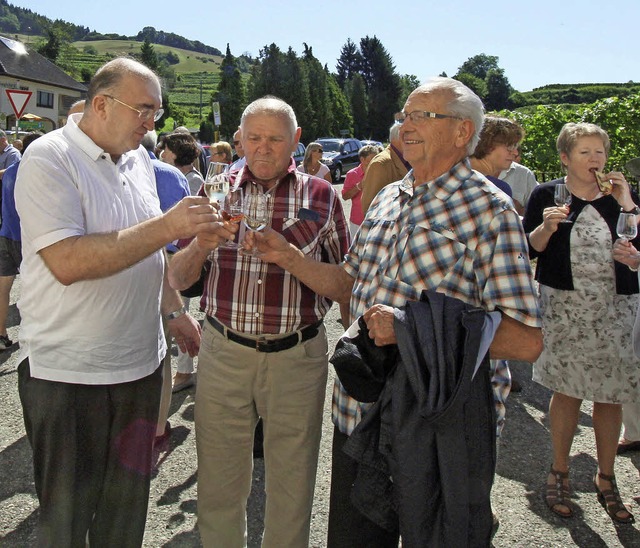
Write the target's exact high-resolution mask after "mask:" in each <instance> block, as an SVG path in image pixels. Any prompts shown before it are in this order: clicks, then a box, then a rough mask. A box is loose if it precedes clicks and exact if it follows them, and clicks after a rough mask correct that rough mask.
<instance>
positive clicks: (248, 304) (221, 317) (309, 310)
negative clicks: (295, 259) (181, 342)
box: [200, 162, 350, 335]
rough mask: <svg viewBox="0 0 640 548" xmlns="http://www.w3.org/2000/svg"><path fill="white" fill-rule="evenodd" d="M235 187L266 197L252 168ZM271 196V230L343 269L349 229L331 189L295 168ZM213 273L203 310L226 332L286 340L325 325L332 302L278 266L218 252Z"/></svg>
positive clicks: (236, 253)
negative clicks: (295, 333)
mask: <svg viewBox="0 0 640 548" xmlns="http://www.w3.org/2000/svg"><path fill="white" fill-rule="evenodd" d="M237 177H239V178H240V180H239V182H238V183H237V185H236V186H240V187H242V188H243V189H244V192H245V195H247V194H249V193H264V192H265V191H264V189H263V187H262V186H261V185H259V184H256V183H255V182H253V175H252V173H251V171H250V170H249V168H248V166H246V167H244V168H243V169H242V170H241V171H239V172H238V173H237ZM266 193H267V195H268V196H269V210H270V216H271V220H270V222H269V225H270V227H271V228H273V229H274V230H275V231H276V232H279V233H280V234H282V235H283V236H284V237H285V238H286V240H287V241H288V242H290V243H292V244H293V245H295V246H296V247H298V248H299V249H301V250H302V251H303V252H304V254H305V255H307V256H309V257H311V258H313V259H315V260H317V261H321V262H326V263H333V264H337V263H339V262H340V261H341V260H342V258H343V257H344V255H345V253H346V252H347V250H348V248H349V243H350V240H349V239H350V236H349V228H348V225H347V223H346V221H345V217H344V212H343V210H342V204H341V202H340V199H339V197H338V194H337V193H336V191H335V189H334V188H333V186H332V185H331V184H330V183H328V182H327V181H325V180H323V179H318V178H316V177H311V176H309V175H305V174H303V173H300V172H298V171H296V167H295V163H293V162H292V163H291V165H290V166H289V168H288V171H287V173H286V175H285V176H284V177H282V179H280V181H278V183H277V184H276V185H275V186H274V187H273V188H271V189H270V190H268V191H266ZM210 260H211V263H212V268H211V270H210V272H209V276H208V278H207V280H206V283H205V286H204V292H203V295H202V300H201V302H200V306H201V308H202V310H203V311H204V312H205V314H207V315H208V316H213V317H215V318H216V319H217V320H218V321H220V322H221V323H223V324H224V325H226V326H227V327H229V328H231V329H233V330H236V331H240V332H243V333H248V334H251V335H262V334H278V335H280V334H285V333H291V332H293V331H296V330H298V329H301V328H303V327H305V326H307V325H311V324H314V323H316V322H317V321H319V320H321V319H322V318H323V317H324V316H325V314H326V313H327V311H328V310H329V308H330V307H331V304H332V302H331V300H329V299H327V298H324V297H321V296H319V295H317V294H316V293H314V292H313V291H312V290H311V289H309V288H308V287H307V286H306V285H304V284H302V283H301V282H300V281H299V280H298V279H297V278H296V277H295V276H292V275H291V274H290V273H289V272H287V271H285V270H283V269H282V268H280V267H279V266H278V265H276V264H270V263H267V262H264V261H262V260H260V258H257V257H251V256H247V255H242V254H240V253H239V251H238V250H236V249H233V248H229V247H219V248H217V249H216V250H214V251H213V252H212V254H211V256H210Z"/></svg>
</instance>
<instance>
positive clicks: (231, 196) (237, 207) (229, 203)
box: [220, 187, 244, 249]
mask: <svg viewBox="0 0 640 548" xmlns="http://www.w3.org/2000/svg"><path fill="white" fill-rule="evenodd" d="M222 217H223V218H224V220H225V221H229V222H230V223H239V222H240V221H242V219H243V218H244V192H243V191H242V188H240V187H238V188H231V189H229V192H227V195H226V196H225V197H224V202H223V204H222ZM237 239H238V241H241V240H242V234H241V231H238V235H237ZM220 245H221V246H222V247H231V248H234V249H240V248H241V247H242V246H241V245H240V244H238V243H236V242H231V241H227V242H225V243H224V244H220Z"/></svg>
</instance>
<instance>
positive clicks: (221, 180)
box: [204, 162, 229, 204]
mask: <svg viewBox="0 0 640 548" xmlns="http://www.w3.org/2000/svg"><path fill="white" fill-rule="evenodd" d="M228 169H229V166H228V165H227V164H223V163H221V162H211V163H210V164H209V169H207V176H206V178H205V180H204V193H205V194H206V195H207V196H208V197H209V201H211V202H218V203H220V204H222V203H223V202H224V197H225V196H226V195H227V193H228V192H229V171H228Z"/></svg>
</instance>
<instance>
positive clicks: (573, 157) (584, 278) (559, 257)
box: [523, 123, 640, 523]
mask: <svg viewBox="0 0 640 548" xmlns="http://www.w3.org/2000/svg"><path fill="white" fill-rule="evenodd" d="M609 147H610V141H609V136H608V135H607V133H606V132H605V131H604V130H603V129H602V128H600V127H599V126H597V125H595V124H588V123H579V124H574V123H569V124H565V125H564V126H563V128H562V130H561V131H560V134H559V135H558V139H557V149H558V153H559V156H560V161H561V162H562V166H563V168H564V170H565V171H566V176H565V177H563V178H561V179H556V180H554V181H550V182H548V183H543V184H541V185H539V186H537V187H536V188H535V189H534V191H533V192H532V193H531V197H530V198H529V203H528V204H527V209H526V212H525V215H524V219H523V226H524V229H525V231H526V232H527V235H528V239H529V254H530V257H531V258H532V259H537V266H536V280H537V281H538V283H539V287H540V306H541V309H542V317H543V332H544V350H543V352H542V354H541V355H540V358H539V359H538V360H537V361H536V363H535V364H534V367H533V380H534V381H536V382H538V383H539V384H541V385H542V386H545V387H546V388H548V389H550V390H552V391H553V395H552V397H551V401H550V403H549V419H550V430H551V443H552V446H553V461H552V464H551V468H550V470H549V472H548V475H547V480H546V503H547V506H548V507H549V509H550V510H551V511H552V512H553V513H555V514H557V515H559V516H560V517H563V518H569V517H571V516H573V515H574V504H573V502H572V501H571V500H570V498H569V497H570V491H569V464H570V463H569V456H570V453H571V444H572V442H573V438H574V436H575V433H576V428H577V426H578V418H579V416H580V406H581V404H582V400H584V399H587V400H590V401H593V413H592V415H593V429H594V431H595V437H596V451H597V462H598V468H597V470H596V473H595V475H594V478H593V483H594V486H595V489H596V494H597V496H598V500H599V502H600V503H601V504H602V506H603V507H604V509H605V511H606V512H607V514H608V515H609V517H610V518H611V519H612V520H613V521H615V522H617V523H631V522H632V521H633V520H634V518H633V515H632V514H631V512H629V510H628V509H627V508H626V507H625V506H624V504H623V503H622V499H621V497H620V493H619V492H618V488H617V485H616V480H615V473H614V466H615V456H616V449H617V446H618V438H619V436H620V425H621V422H622V404H626V403H634V402H638V401H640V359H638V358H637V357H636V356H635V355H634V349H633V344H632V332H633V321H634V318H635V317H636V312H637V309H638V291H639V288H638V276H637V274H636V273H635V272H632V271H631V270H630V269H629V268H628V267H627V266H625V264H623V262H621V259H622V257H620V256H619V255H616V254H615V253H616V250H617V249H619V248H621V247H626V246H622V245H621V244H620V243H619V242H616V243H615V245H614V241H615V240H616V238H617V236H616V223H617V221H618V217H619V215H620V212H621V210H622V211H628V212H632V213H635V214H636V215H637V214H638V213H640V209H639V208H638V206H637V204H638V202H639V199H638V196H637V195H636V194H635V192H633V191H632V190H631V188H630V186H629V183H628V182H627V181H626V179H625V177H624V175H623V174H622V173H620V172H617V171H612V172H609V173H606V178H607V179H608V180H609V181H610V182H611V184H612V185H613V191H612V192H611V193H603V192H602V190H600V188H599V185H598V183H597V180H596V176H595V171H600V172H602V171H604V169H605V164H606V162H607V157H608V155H609ZM560 184H564V185H566V186H567V188H568V190H569V191H570V192H571V205H570V207H568V206H566V205H564V206H557V205H556V204H555V202H554V192H555V190H556V187H557V186H558V185H560ZM636 219H637V217H636ZM632 243H633V244H634V246H636V248H637V246H638V244H639V243H640V238H635V239H634V240H633V241H632ZM612 247H613V250H612Z"/></svg>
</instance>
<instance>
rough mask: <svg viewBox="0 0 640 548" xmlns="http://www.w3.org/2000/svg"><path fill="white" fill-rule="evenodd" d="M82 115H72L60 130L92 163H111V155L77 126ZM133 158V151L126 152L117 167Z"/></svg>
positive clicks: (80, 113)
mask: <svg viewBox="0 0 640 548" xmlns="http://www.w3.org/2000/svg"><path fill="white" fill-rule="evenodd" d="M82 114H83V113H82V112H79V113H76V114H72V115H71V116H69V117H68V118H67V123H66V125H65V126H64V127H63V128H62V132H63V134H64V135H65V137H67V138H68V139H69V141H71V142H72V143H74V144H75V145H76V146H77V147H78V148H79V149H80V150H82V152H84V153H85V154H86V155H87V156H89V158H91V159H92V160H93V161H94V162H97V161H98V160H109V161H110V162H111V161H112V160H111V155H110V154H109V153H108V152H107V151H105V150H104V149H102V148H100V147H99V146H98V145H96V144H95V143H94V142H93V140H92V139H91V137H89V136H88V135H87V134H86V133H85V132H84V131H82V130H81V129H80V127H79V126H78V122H79V121H80V119H81V118H82ZM133 157H135V151H133V150H130V151H128V152H125V153H124V154H122V155H121V156H120V159H119V160H118V163H117V165H123V164H126V163H127V162H128V161H129V160H131V159H132V158H133Z"/></svg>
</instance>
